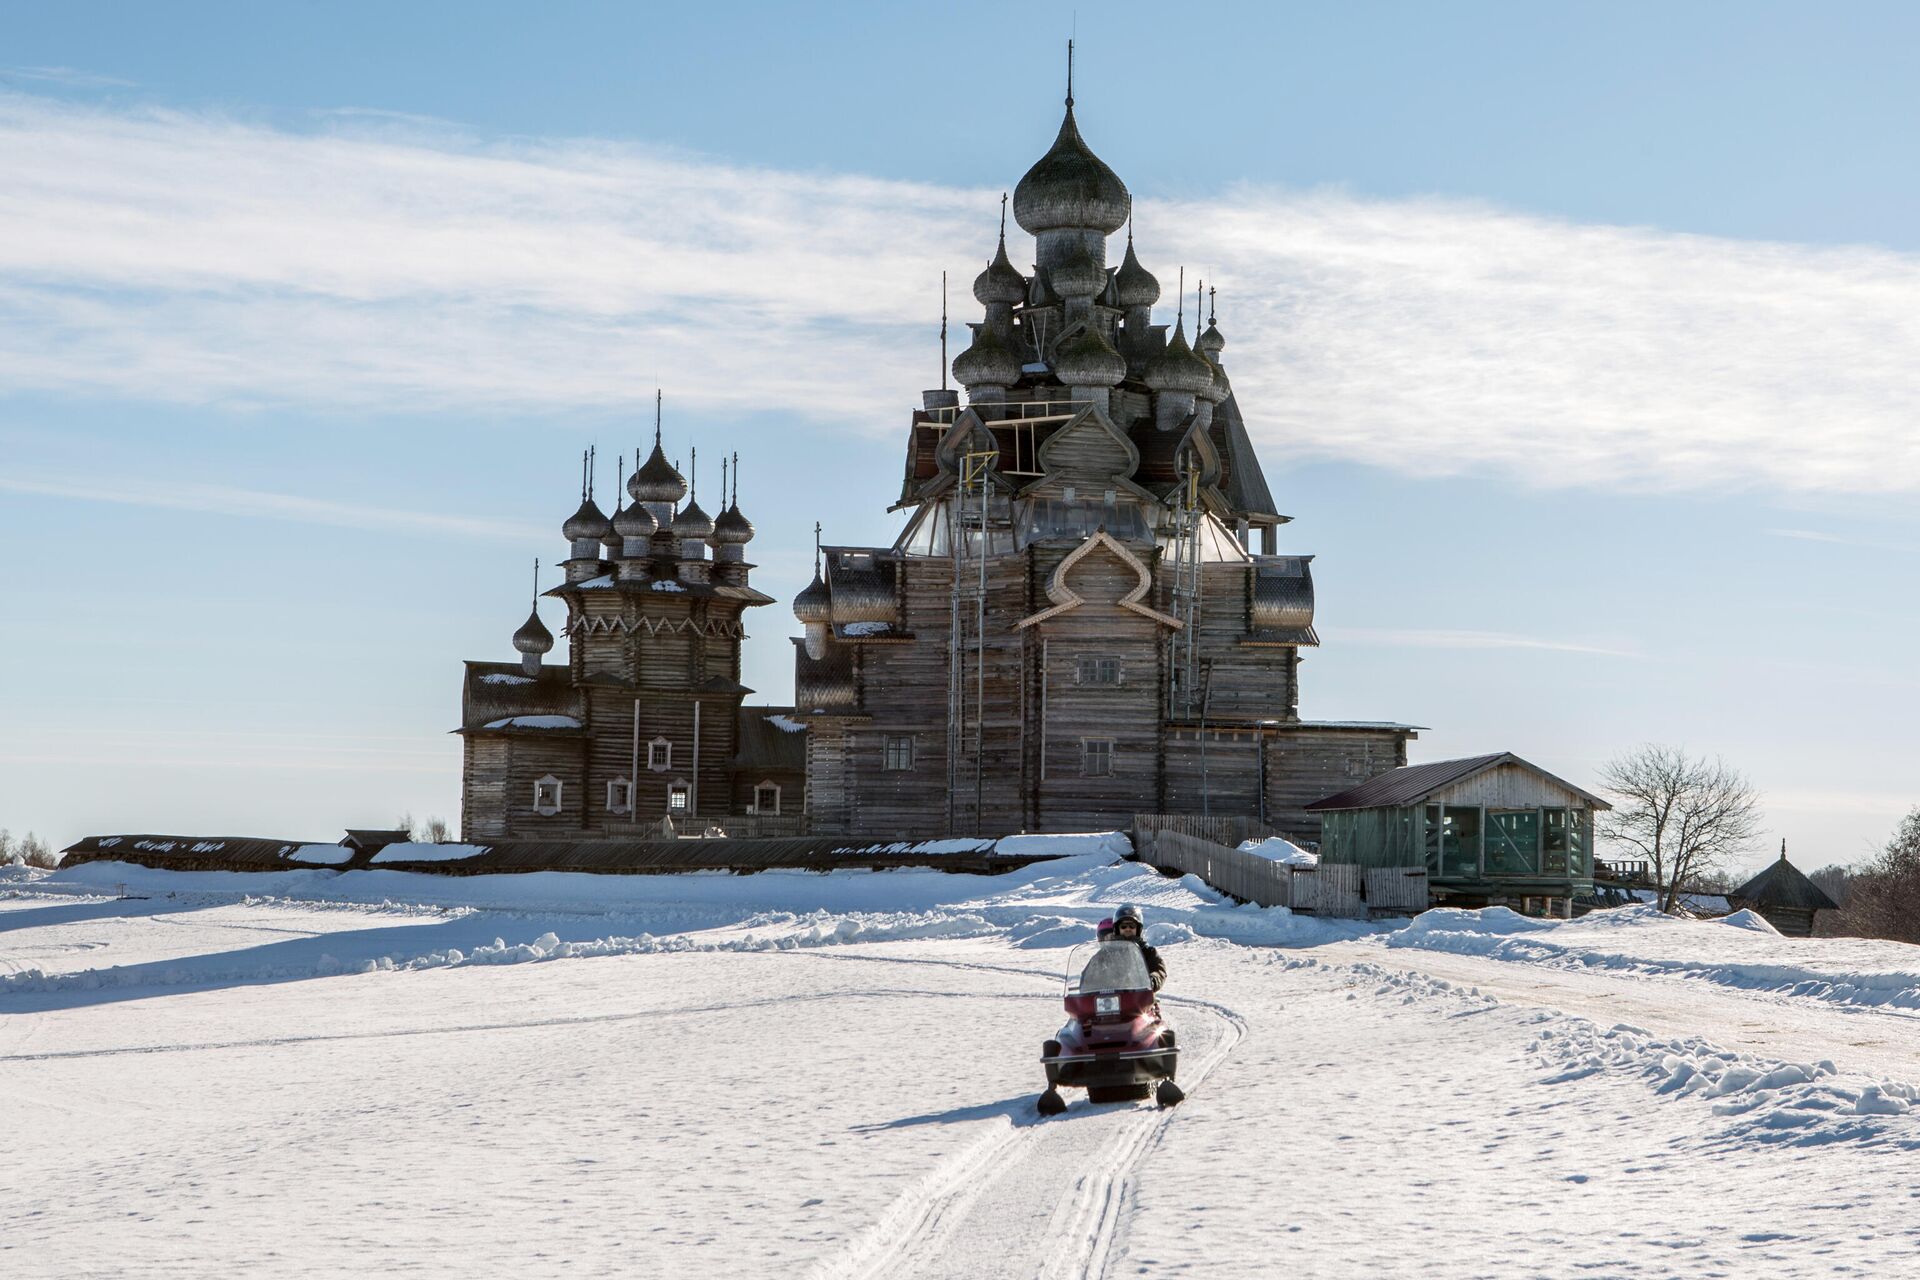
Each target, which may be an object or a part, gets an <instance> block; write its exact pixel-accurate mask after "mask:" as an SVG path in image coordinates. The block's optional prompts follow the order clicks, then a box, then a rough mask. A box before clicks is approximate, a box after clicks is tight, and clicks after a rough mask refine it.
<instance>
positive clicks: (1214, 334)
mask: <svg viewBox="0 0 1920 1280" xmlns="http://www.w3.org/2000/svg"><path fill="white" fill-rule="evenodd" d="M1193 349H1194V350H1195V351H1198V352H1199V353H1200V354H1201V355H1203V356H1205V357H1206V358H1207V359H1209V360H1211V361H1213V362H1214V363H1216V364H1217V363H1219V361H1220V353H1221V352H1222V351H1225V350H1226V349H1227V340H1226V339H1225V338H1223V337H1221V336H1220V326H1219V325H1217V324H1210V325H1208V326H1207V329H1206V332H1205V333H1202V334H1201V335H1200V336H1199V337H1197V338H1195V339H1194V340H1193Z"/></svg>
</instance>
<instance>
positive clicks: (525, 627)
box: [513, 608, 553, 654]
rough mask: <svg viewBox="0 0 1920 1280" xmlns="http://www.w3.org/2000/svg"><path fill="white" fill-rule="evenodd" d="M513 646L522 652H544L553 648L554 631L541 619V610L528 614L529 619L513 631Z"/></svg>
mask: <svg viewBox="0 0 1920 1280" xmlns="http://www.w3.org/2000/svg"><path fill="white" fill-rule="evenodd" d="M513 647H514V648H515V649H518V650H519V651H520V652H521V653H529V654H542V653H546V652H547V651H548V650H550V649H552V648H553V632H551V631H549V630H547V624H546V623H544V622H542V621H540V610H539V609H538V608H536V609H534V610H533V611H532V612H531V613H529V614H527V620H526V621H525V622H523V623H521V624H520V629H519V630H518V631H516V632H514V633H513Z"/></svg>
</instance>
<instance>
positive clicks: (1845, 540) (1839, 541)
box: [1765, 529, 1920, 555]
mask: <svg viewBox="0 0 1920 1280" xmlns="http://www.w3.org/2000/svg"><path fill="white" fill-rule="evenodd" d="M1765 532H1766V534H1767V536H1769V537H1773V538H1791V539H1793V540H1794V541H1796V542H1824V543H1827V544H1829V545H1832V546H1838V547H1860V548H1862V549H1865V550H1872V551H1900V552H1904V553H1906V554H1909V555H1914V554H1920V546H1913V545H1911V544H1909V543H1904V542H1878V541H1875V540H1873V539H1871V538H1853V537H1847V536H1844V535H1841V534H1838V533H1822V532H1820V531H1819V530H1817V529H1768V530H1766V531H1765Z"/></svg>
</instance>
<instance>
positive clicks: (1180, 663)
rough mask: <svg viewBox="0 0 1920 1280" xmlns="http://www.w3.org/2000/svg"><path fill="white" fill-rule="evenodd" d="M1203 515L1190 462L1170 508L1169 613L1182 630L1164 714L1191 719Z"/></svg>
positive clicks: (1196, 686)
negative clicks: (1170, 572) (1171, 580)
mask: <svg viewBox="0 0 1920 1280" xmlns="http://www.w3.org/2000/svg"><path fill="white" fill-rule="evenodd" d="M1205 521H1206V512H1205V511H1204V510H1203V509H1202V508H1201V505H1200V473H1199V470H1198V469H1197V468H1196V467H1194V466H1193V464H1192V462H1191V461H1190V460H1186V459H1183V461H1182V465H1181V469H1180V497H1179V500H1178V501H1177V502H1175V504H1174V507H1173V529H1172V535H1173V536H1172V539H1171V545H1170V546H1169V547H1168V548H1167V549H1168V551H1169V552H1170V553H1171V555H1172V557H1173V585H1172V599H1171V601H1170V605H1171V612H1172V614H1173V616H1174V617H1176V618H1178V619H1180V623H1181V627H1180V630H1179V632H1178V633H1176V634H1175V635H1174V637H1173V641H1172V646H1171V649H1172V654H1171V657H1172V661H1171V664H1170V665H1171V674H1172V676H1173V678H1172V679H1171V680H1169V681H1168V682H1167V715H1168V717H1169V718H1172V717H1175V716H1178V717H1180V718H1182V719H1191V718H1192V717H1193V714H1194V706H1195V700H1196V699H1197V698H1199V697H1201V696H1202V694H1201V690H1200V643H1199V642H1200V636H1199V631H1200V626H1199V623H1200V586H1201V581H1202V574H1201V546H1200V534H1201V527H1202V525H1203V524H1204V523H1205Z"/></svg>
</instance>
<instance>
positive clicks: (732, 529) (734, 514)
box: [713, 502, 753, 546]
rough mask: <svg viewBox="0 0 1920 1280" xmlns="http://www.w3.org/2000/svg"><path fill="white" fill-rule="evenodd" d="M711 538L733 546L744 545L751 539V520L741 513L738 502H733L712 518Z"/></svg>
mask: <svg viewBox="0 0 1920 1280" xmlns="http://www.w3.org/2000/svg"><path fill="white" fill-rule="evenodd" d="M713 540H714V541H715V542H719V543H731V544H733V545H734V546H744V545H745V544H747V543H749V542H752V541H753V521H751V520H749V519H747V518H746V516H744V515H742V514H741V512H740V504H739V503H737V502H736V503H734V504H733V505H732V506H730V507H728V508H727V509H726V510H725V511H722V512H721V513H720V514H719V515H717V516H715V517H714V518H713Z"/></svg>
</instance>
